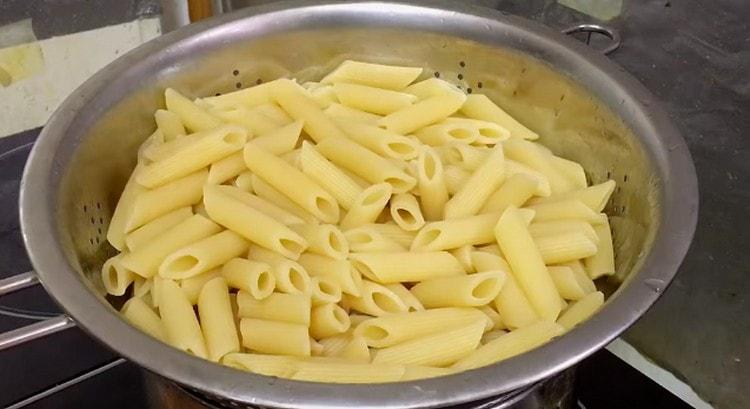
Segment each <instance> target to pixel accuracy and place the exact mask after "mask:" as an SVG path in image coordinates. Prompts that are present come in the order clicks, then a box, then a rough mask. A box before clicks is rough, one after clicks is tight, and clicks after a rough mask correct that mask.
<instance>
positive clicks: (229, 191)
mask: <svg viewBox="0 0 750 409" xmlns="http://www.w3.org/2000/svg"><path fill="white" fill-rule="evenodd" d="M215 190H217V191H219V192H221V193H222V194H225V195H227V196H230V197H231V198H232V199H235V200H237V201H239V202H242V203H243V204H245V205H247V206H250V207H252V208H253V209H255V210H257V211H259V212H261V213H263V214H265V215H266V216H268V217H270V218H272V219H274V220H276V221H278V222H280V223H281V224H284V225H293V224H302V223H304V221H303V220H302V219H301V218H299V217H297V216H295V215H294V214H292V213H290V212H288V211H286V210H284V209H282V208H280V207H278V206H276V205H275V204H273V203H271V202H269V201H267V200H265V199H263V198H261V197H258V196H256V195H254V194H252V193H248V192H245V191H243V190H242V189H238V188H234V187H231V186H216V188H215Z"/></svg>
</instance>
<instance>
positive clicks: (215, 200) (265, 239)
mask: <svg viewBox="0 0 750 409" xmlns="http://www.w3.org/2000/svg"><path fill="white" fill-rule="evenodd" d="M203 202H204V204H205V205H206V211H207V212H208V214H209V215H210V216H211V219H213V220H215V221H216V222H217V223H219V224H221V225H222V226H224V227H226V228H228V229H230V230H231V231H234V232H235V233H237V234H239V235H241V236H243V237H244V238H246V239H248V240H250V241H252V242H254V243H256V244H259V245H261V246H264V247H266V248H268V249H272V250H274V251H277V252H279V253H280V254H282V255H284V256H286V257H289V258H291V259H296V258H297V257H299V255H300V254H301V253H302V251H304V249H305V248H306V247H307V242H306V241H305V239H303V238H302V237H301V236H300V235H298V234H297V233H295V232H294V231H292V230H290V229H289V228H287V227H286V226H284V225H283V224H281V223H279V222H278V221H276V220H274V219H272V218H271V217H269V216H267V215H265V214H264V213H262V212H260V211H258V210H255V209H254V208H253V207H251V206H248V205H247V204H245V203H243V202H241V201H239V200H236V199H234V198H233V197H232V196H230V195H228V194H226V193H224V192H222V191H221V190H220V189H219V188H218V186H214V185H206V187H205V188H204V193H203Z"/></svg>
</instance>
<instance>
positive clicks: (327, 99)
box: [302, 83, 339, 108]
mask: <svg viewBox="0 0 750 409" xmlns="http://www.w3.org/2000/svg"><path fill="white" fill-rule="evenodd" d="M302 86H303V87H305V84H302ZM305 89H307V92H308V93H309V94H310V97H311V98H312V99H313V100H315V102H317V103H318V105H319V106H320V107H321V108H328V107H329V106H331V104H333V103H338V102H339V100H338V98H337V97H336V93H335V92H333V86H332V85H323V84H320V83H318V84H317V85H316V86H314V87H310V88H305Z"/></svg>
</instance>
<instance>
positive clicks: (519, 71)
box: [0, 2, 698, 408]
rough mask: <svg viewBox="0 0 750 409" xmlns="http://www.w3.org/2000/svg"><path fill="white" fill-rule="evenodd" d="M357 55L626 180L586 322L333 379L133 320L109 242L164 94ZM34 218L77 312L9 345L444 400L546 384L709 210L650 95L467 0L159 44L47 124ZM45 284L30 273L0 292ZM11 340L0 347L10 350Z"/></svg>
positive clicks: (629, 302) (228, 24) (402, 399)
mask: <svg viewBox="0 0 750 409" xmlns="http://www.w3.org/2000/svg"><path fill="white" fill-rule="evenodd" d="M344 59H359V60H365V61H371V62H380V63H392V64H404V65H419V66H423V67H424V68H425V74H424V75H425V76H435V77H439V78H442V79H446V80H448V81H451V82H453V83H455V84H456V85H459V86H460V87H461V88H462V89H464V90H465V91H466V92H470V93H484V94H486V95H488V96H489V97H490V98H491V99H493V100H494V101H496V102H497V103H498V104H500V105H501V106H502V107H503V108H505V109H506V110H507V111H508V112H510V113H511V114H512V115H514V116H515V117H516V118H518V119H519V120H520V121H521V122H523V123H524V124H526V125H527V126H529V127H530V128H531V129H533V130H534V131H536V132H537V133H539V134H540V135H542V138H541V142H542V143H543V144H545V145H546V146H548V147H549V148H550V149H551V150H552V151H554V152H555V153H556V154H558V155H561V156H563V157H566V158H569V159H572V160H575V161H577V162H580V163H581V164H582V165H583V166H584V168H585V169H586V171H587V177H588V178H589V179H590V182H592V183H598V182H602V181H604V180H606V179H614V180H615V181H617V188H616V191H615V193H614V194H613V197H612V200H611V202H610V204H609V205H608V207H607V209H606V212H607V213H608V214H609V215H610V217H611V220H612V229H613V237H614V243H615V248H616V265H617V275H616V276H614V277H610V278H609V279H607V280H600V281H601V282H600V283H598V284H599V285H600V287H603V288H605V290H606V292H607V295H608V299H607V302H606V304H605V305H604V307H603V308H602V309H601V311H600V312H599V313H598V314H596V315H595V316H594V317H593V318H591V319H590V320H589V321H587V322H585V323H584V324H582V325H580V326H579V327H578V328H576V329H574V330H573V331H571V332H569V333H567V334H565V335H564V336H562V337H560V338H559V339H557V340H555V341H553V342H551V343H549V344H547V345H545V346H543V347H541V348H538V349H536V350H533V351H531V352H529V353H526V354H523V355H521V356H518V357H515V358H512V359H509V360H507V361H503V362H500V363H497V364H494V365H491V366H488V367H485V368H480V369H476V370H472V371H468V372H464V373H459V374H455V375H451V376H446V377H441V378H436V379H429V380H421V381H413V382H405V383H393V384H377V385H333V384H322V383H312V382H297V381H290V380H285V379H277V378H271V377H266V376H261V375H255V374H250V373H243V372H240V371H237V370H235V369H231V368H227V367H223V366H220V365H216V364H213V363H211V362H208V361H205V360H202V359H199V358H195V357H193V356H191V355H188V354H186V353H183V352H181V351H178V350H177V349H174V348H171V347H169V346H167V345H166V344H163V343H161V342H159V341H157V340H155V339H153V338H151V337H149V336H147V335H145V334H144V333H141V332H140V331H138V330H136V329H135V328H134V327H132V326H130V325H129V324H127V323H126V322H125V321H123V320H122V319H121V318H120V316H119V315H118V313H117V310H116V307H118V306H119V305H120V304H119V303H121V302H122V300H118V299H112V298H109V299H108V298H107V297H105V295H104V291H103V289H102V285H101V283H100V281H99V278H98V277H99V271H100V268H101V265H102V263H103V261H104V260H105V259H106V258H107V257H109V256H111V255H112V254H113V249H112V248H111V247H110V246H109V245H108V244H107V243H106V240H105V234H106V230H107V226H108V223H109V219H110V216H111V214H112V211H113V208H114V206H115V204H116V202H117V199H118V196H119V195H120V192H121V191H122V188H123V186H124V183H125V181H126V179H127V177H128V175H129V174H130V172H131V171H132V170H133V168H134V165H135V160H136V149H137V147H138V145H139V144H140V143H141V142H143V140H144V139H145V138H146V137H147V136H148V135H149V134H150V133H151V132H152V131H153V129H154V122H153V112H154V111H155V110H156V109H158V108H160V107H162V106H163V91H164V89H165V88H166V87H173V88H176V89H179V90H180V91H181V92H183V93H185V94H186V95H188V96H191V97H200V96H208V95H214V94H216V93H224V92H228V91H232V90H235V89H238V88H242V87H246V86H249V85H254V84H257V83H261V82H263V81H269V80H272V79H275V78H278V77H282V76H288V77H294V78H297V79H298V80H300V81H307V80H316V79H319V78H321V76H322V75H323V73H325V72H327V71H329V70H330V69H332V68H333V67H335V66H336V65H337V64H339V63H340V62H341V61H343V60H344ZM21 189H22V190H21V200H20V211H21V226H22V229H23V236H24V240H25V244H26V248H27V250H28V253H29V256H30V258H31V260H32V263H33V265H34V268H35V270H36V274H38V277H39V279H40V280H41V282H42V283H43V285H44V287H45V288H46V290H47V291H48V292H49V293H50V294H51V295H52V297H53V298H54V299H55V300H57V302H59V303H60V305H61V306H62V307H63V308H64V309H65V311H66V312H67V313H68V314H69V316H70V318H68V317H60V318H56V319H53V320H51V321H48V322H43V323H40V324H36V325H34V326H32V327H31V328H26V329H21V330H17V331H15V332H14V333H12V334H9V335H8V334H6V335H5V336H3V337H1V338H0V346H1V347H7V346H10V345H13V344H16V343H18V342H21V341H24V340H29V339H32V338H34V337H36V336H39V335H43V334H46V333H50V332H53V331H54V330H57V329H60V328H65V327H68V326H70V325H73V322H75V324H76V325H78V326H80V327H81V328H83V329H84V330H86V331H87V332H88V333H90V334H91V335H92V336H93V337H95V338H97V339H98V340H100V341H101V342H103V343H105V344H106V345H108V346H109V347H110V348H112V349H113V350H114V351H116V352H117V353H119V354H121V355H122V356H124V357H126V358H127V359H129V360H132V361H133V362H136V363H138V364H139V365H142V366H143V367H145V368H147V369H149V370H151V371H153V372H155V373H157V374H159V375H161V376H163V377H166V378H168V379H171V380H173V381H175V382H177V383H179V384H181V385H184V386H186V387H188V388H191V389H194V390H197V391H200V392H201V393H203V394H205V395H206V396H209V397H211V398H212V399H213V400H218V401H221V402H223V403H225V404H227V405H230V406H251V405H255V406H270V407H290V408H291V407H302V406H306V407H340V408H344V407H375V406H381V407H382V406H386V407H435V406H442V405H449V404H456V403H460V402H467V401H473V400H477V399H481V398H485V397H488V396H496V395H499V394H504V393H509V392H511V391H514V390H517V389H518V388H521V387H524V386H528V385H530V384H532V383H534V382H537V381H539V380H542V379H544V378H547V377H550V376H551V375H553V374H556V373H559V372H561V371H562V370H564V369H566V368H568V367H570V366H572V365H574V364H575V363H577V362H578V361H580V360H581V359H583V358H585V357H586V356H588V355H590V354H591V353H593V352H594V351H596V350H597V349H599V348H602V347H603V346H605V345H606V344H607V343H608V342H610V341H611V340H612V339H613V338H615V337H616V336H617V335H618V334H620V333H621V332H622V331H623V330H625V329H626V328H627V327H629V326H630V325H632V324H633V323H634V322H635V321H636V320H637V319H638V317H639V316H641V315H642V314H643V313H644V312H645V311H646V310H647V309H648V308H649V307H650V306H651V304H652V303H653V302H654V301H655V300H656V299H657V298H658V297H659V295H660V294H661V293H662V291H663V290H664V289H665V287H666V286H667V285H668V284H669V282H670V281H671V279H672V277H673V276H674V274H675V273H676V271H677V269H678V267H679V265H680V262H681V261H682V258H683V256H684V255H685V252H686V251H687V249H688V246H689V244H690V240H691V238H692V235H693V232H694V229H695V224H696V219H697V211H698V195H697V182H696V175H695V169H694V167H693V164H692V161H691V158H690V154H689V152H688V149H687V147H686V145H685V142H684V141H683V139H682V138H681V137H680V135H679V133H678V132H677V130H676V129H675V127H674V126H673V125H672V124H671V122H670V121H669V119H668V118H667V116H666V114H665V113H664V112H663V111H662V109H661V108H660V107H659V106H658V104H657V102H656V101H655V99H654V97H653V96H652V95H651V94H650V93H649V92H648V91H647V90H646V89H644V87H643V86H642V85H640V84H639V83H638V82H637V81H636V80H634V79H633V78H632V77H631V76H630V75H628V74H627V73H625V72H624V71H623V70H622V69H621V68H619V67H617V66H616V65H614V64H613V63H611V62H610V61H608V60H607V58H606V57H604V56H602V55H600V54H599V53H597V52H596V51H593V50H591V49H589V48H588V47H586V46H585V45H583V44H581V43H579V42H577V41H575V40H573V39H570V38H567V37H566V36H564V35H562V34H560V33H557V32H555V31H552V30H550V29H548V28H545V27H543V26H540V25H538V24H535V23H532V22H529V21H526V20H523V19H520V18H516V17H512V16H508V15H504V14H501V13H499V12H496V11H493V10H488V9H483V8H473V7H469V6H465V5H461V4H460V3H446V2H428V3H423V4H422V5H419V6H417V5H406V4H396V3H383V2H362V3H333V4H324V3H315V2H313V3H310V2H304V3H301V2H291V3H277V4H272V5H266V6H263V7H257V8H251V9H245V10H242V11H239V12H237V13H233V14H229V15H224V16H221V17H219V18H216V19H212V20H209V21H207V22H202V23H198V24H194V25H191V26H188V27H185V28H182V29H180V30H178V31H176V32H173V33H170V34H168V35H165V36H163V37H160V38H158V39H155V40H153V41H151V42H149V43H147V44H145V45H143V46H141V47H139V48H137V49H135V50H134V51H132V52H130V53H128V54H126V55H125V56H123V57H121V58H120V59H118V60H117V61H115V62H113V63H112V64H110V65H108V66H107V67H106V68H104V69H103V70H102V71H100V72H99V73H97V74H96V75H95V76H94V77H92V78H91V79H90V80H88V81H87V82H86V83H84V84H83V85H82V86H81V87H80V88H78V89H77V90H76V91H75V92H74V93H73V94H72V95H71V96H70V97H69V98H68V99H67V100H66V101H65V102H64V103H63V104H62V106H61V107H60V108H59V109H58V110H57V111H56V112H55V114H54V115H53V116H52V118H51V119H50V121H49V123H48V124H47V126H46V127H45V128H44V130H43V131H42V133H41V135H40V137H39V139H38V141H37V143H36V146H35V147H34V149H33V152H32V153H31V156H30V158H29V161H28V164H27V166H26V169H25V172H24V177H23V181H22V187H21ZM33 281H34V279H33V277H32V276H22V277H20V278H17V279H15V280H12V281H6V282H4V283H2V284H3V285H0V293H2V292H7V291H11V290H15V289H19V288H22V287H24V286H25V285H28V284H30V283H32V282H33ZM1 347H0V348H1Z"/></svg>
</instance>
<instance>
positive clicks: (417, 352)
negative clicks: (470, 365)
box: [372, 321, 484, 366]
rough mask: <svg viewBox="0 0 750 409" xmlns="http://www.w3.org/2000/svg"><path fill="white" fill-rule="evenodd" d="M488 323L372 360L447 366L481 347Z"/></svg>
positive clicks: (396, 349) (402, 347) (405, 346)
mask: <svg viewBox="0 0 750 409" xmlns="http://www.w3.org/2000/svg"><path fill="white" fill-rule="evenodd" d="M483 332H484V323H483V322H481V321H475V322H472V323H471V324H468V325H465V326H462V327H458V328H455V329H452V330H448V331H445V332H438V333H435V334H431V335H428V336H425V337H423V338H417V339H414V340H411V341H406V342H404V343H401V344H397V345H394V346H391V347H386V348H383V349H379V350H378V351H377V352H376V353H375V356H374V357H373V359H372V362H373V363H375V364H378V363H384V364H403V365H427V366H447V365H451V364H453V363H454V362H456V361H458V360H459V359H461V358H463V357H465V356H467V355H469V354H470V353H471V352H472V351H473V350H475V349H476V348H477V346H479V340H480V339H481V338H482V333H483Z"/></svg>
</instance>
